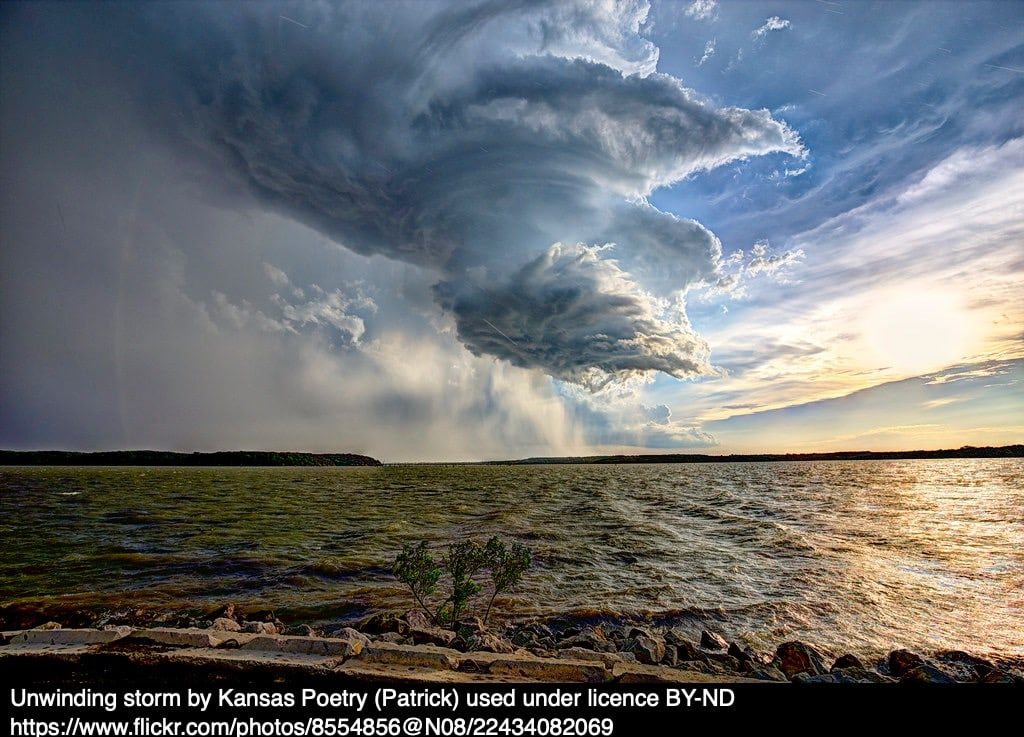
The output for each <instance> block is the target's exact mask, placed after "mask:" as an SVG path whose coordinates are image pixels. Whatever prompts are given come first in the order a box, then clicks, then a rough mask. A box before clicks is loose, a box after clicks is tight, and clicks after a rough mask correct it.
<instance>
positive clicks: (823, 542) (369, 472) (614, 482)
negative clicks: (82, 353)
mask: <svg viewBox="0 0 1024 737" xmlns="http://www.w3.org/2000/svg"><path fill="white" fill-rule="evenodd" d="M0 506H2V511H3V514H2V519H3V520H4V523H3V524H4V533H5V534H4V539H5V543H4V544H5V551H4V555H3V556H2V557H0V604H12V603H17V604H21V605H31V604H32V603H64V604H66V605H67V606H69V607H71V606H75V607H94V608H96V607H111V606H122V607H124V606H127V607H140V608H146V607H150V608H154V607H165V608H175V609H179V610H184V609H188V608H195V609H197V610H208V609H210V608H211V607H214V606H216V605H218V604H222V603H225V602H227V601H235V602H237V603H239V604H241V605H242V606H243V607H251V608H257V609H261V610H273V611H275V612H276V613H277V614H278V616H281V617H283V618H285V619H288V618H291V619H292V620H294V621H307V622H309V623H325V622H335V621H337V622H341V621H347V620H350V619H352V618H353V617H357V616H361V615H362V614H364V613H365V612H367V611H370V610H373V609H378V608H396V609H401V608H404V607H407V606H408V605H409V600H408V598H407V596H406V593H405V592H404V591H403V589H402V588H401V587H400V586H398V585H397V584H396V583H395V581H394V580H393V579H392V578H391V577H390V575H389V564H390V561H391V560H392V559H393V558H394V555H395V554H396V552H397V551H398V550H399V549H400V548H401V545H402V544H403V543H404V542H408V541H415V540H420V539H427V540H429V541H431V542H432V543H434V544H437V545H443V544H446V543H447V542H449V541H451V540H455V539H462V538H465V537H467V536H477V537H485V536H488V535H491V534H501V535H503V536H506V537H514V538H517V539H520V540H522V541H524V542H526V543H527V544H528V545H529V546H530V547H531V548H532V549H533V550H534V551H535V553H536V565H535V567H534V569H533V570H532V571H531V573H530V574H529V576H528V577H527V579H526V581H525V582H524V584H523V585H522V586H521V587H520V588H519V589H517V590H516V591H515V592H513V593H512V595H510V596H508V597H506V598H504V599H503V600H499V601H500V603H501V605H502V612H503V613H505V614H507V615H510V616H527V615H531V616H532V615H536V616H545V617H550V616H565V617H568V618H575V619H579V620H586V619H588V618H590V619H594V618H600V617H603V616H623V615H628V616H634V617H638V618H643V619H648V620H650V621H652V622H656V623H659V624H670V625H672V626H677V627H680V628H683V629H684V630H685V629H690V630H692V631H694V632H698V631H699V629H700V628H701V627H703V626H708V625H709V624H710V625H713V626H714V627H715V628H716V629H718V630H720V631H722V632H723V633H724V634H726V635H727V636H729V637H730V638H735V639H739V640H743V641H746V642H747V643H749V644H751V645H753V646H755V647H756V646H761V647H768V646H772V645H774V644H776V643H778V642H779V641H781V640H783V639H790V638H801V639H806V640H808V641H812V642H815V643H817V644H819V645H820V646H822V647H825V648H829V649H833V650H835V651H839V650H852V651H856V652H864V653H873V652H880V651H883V650H888V649H891V648H892V647H896V646H905V647H912V648H918V649H924V650H928V649H938V648H959V649H969V650H971V651H972V652H978V653H990V654H992V655H1000V656H1014V655H1015V656H1020V655H1022V654H1024V628H1022V626H1021V624H1020V622H1021V621H1022V620H1024V616H1022V615H1024V593H1022V591H1024V552H1022V551H1024V462H1022V461H1020V460H1015V459H970V460H927V461H925V460H913V461H854V462H814V463H765V464H759V463H746V464H695V465H689V464H687V465H649V466H637V465H627V466H532V467H531V466H526V467H524V466H513V467H499V466H393V467H384V468H342V469H337V468H327V469H325V468H272V469H267V468H258V469H256V468H230V469H229V468H214V469H209V468H207V469H204V468H187V469H186V468H180V469H174V468H76V469H70V468H5V469H2V470H0Z"/></svg>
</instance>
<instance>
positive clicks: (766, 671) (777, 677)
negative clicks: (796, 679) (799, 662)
mask: <svg viewBox="0 0 1024 737" xmlns="http://www.w3.org/2000/svg"><path fill="white" fill-rule="evenodd" d="M747 675H748V676H749V677H750V678H759V679H761V680H762V681H787V682H788V681H789V679H788V678H786V674H785V673H783V672H782V671H781V670H779V669H778V668H776V667H775V666H774V665H764V666H761V667H760V668H754V670H752V671H750V672H749V673H747Z"/></svg>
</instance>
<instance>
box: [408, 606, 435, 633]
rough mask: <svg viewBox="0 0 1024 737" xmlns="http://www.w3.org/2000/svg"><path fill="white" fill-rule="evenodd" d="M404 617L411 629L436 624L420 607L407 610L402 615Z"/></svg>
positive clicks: (424, 627)
mask: <svg viewBox="0 0 1024 737" xmlns="http://www.w3.org/2000/svg"><path fill="white" fill-rule="evenodd" d="M402 619H404V620H405V621H406V623H407V624H408V625H409V628H410V629H421V630H422V629H427V628H428V627H433V626H434V623H433V622H431V621H430V617H428V616H427V615H426V613H424V612H422V611H420V610H419V609H411V610H409V611H407V612H406V613H405V614H403V615H402Z"/></svg>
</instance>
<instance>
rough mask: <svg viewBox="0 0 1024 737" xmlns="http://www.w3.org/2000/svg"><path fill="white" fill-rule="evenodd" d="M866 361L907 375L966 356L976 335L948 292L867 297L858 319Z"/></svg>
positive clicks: (913, 291)
mask: <svg viewBox="0 0 1024 737" xmlns="http://www.w3.org/2000/svg"><path fill="white" fill-rule="evenodd" d="M861 328H862V334H863V335H864V336H865V341H866V343H867V347H868V349H869V351H870V358H871V360H872V362H875V363H879V364H881V365H885V366H887V367H889V368H890V369H892V370H894V371H898V372H900V373H905V374H907V375H913V374H920V373H923V372H925V371H931V370H935V369H940V368H945V367H947V366H950V365H952V364H955V363H957V362H959V361H961V360H963V359H965V358H967V357H968V356H969V355H970V354H971V353H972V351H973V348H974V347H975V343H976V340H977V338H978V337H979V331H978V330H977V329H976V325H975V324H974V321H973V319H972V316H971V314H970V313H969V312H968V311H967V310H966V309H965V308H964V306H963V305H962V304H961V302H960V300H959V299H957V297H956V296H955V295H953V294H950V293H948V292H942V291H937V290H926V289H923V288H914V289H911V290H899V291H893V292H886V293H884V294H881V295H878V297H877V298H876V299H873V300H872V302H871V305H870V306H869V307H868V309H867V310H866V311H865V312H864V315H863V318H862V319H861Z"/></svg>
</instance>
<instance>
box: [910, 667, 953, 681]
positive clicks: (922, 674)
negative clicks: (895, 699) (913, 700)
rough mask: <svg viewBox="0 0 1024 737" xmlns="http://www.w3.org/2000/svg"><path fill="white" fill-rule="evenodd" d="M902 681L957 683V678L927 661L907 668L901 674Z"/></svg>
mask: <svg viewBox="0 0 1024 737" xmlns="http://www.w3.org/2000/svg"><path fill="white" fill-rule="evenodd" d="M900 683H956V680H955V679H953V678H952V677H950V676H949V675H947V674H945V673H943V672H942V671H941V670H939V669H938V668H936V667H935V666H934V665H928V664H927V663H925V664H923V665H918V666H916V667H914V668H910V669H908V670H906V671H905V672H904V673H903V675H902V676H900Z"/></svg>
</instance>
